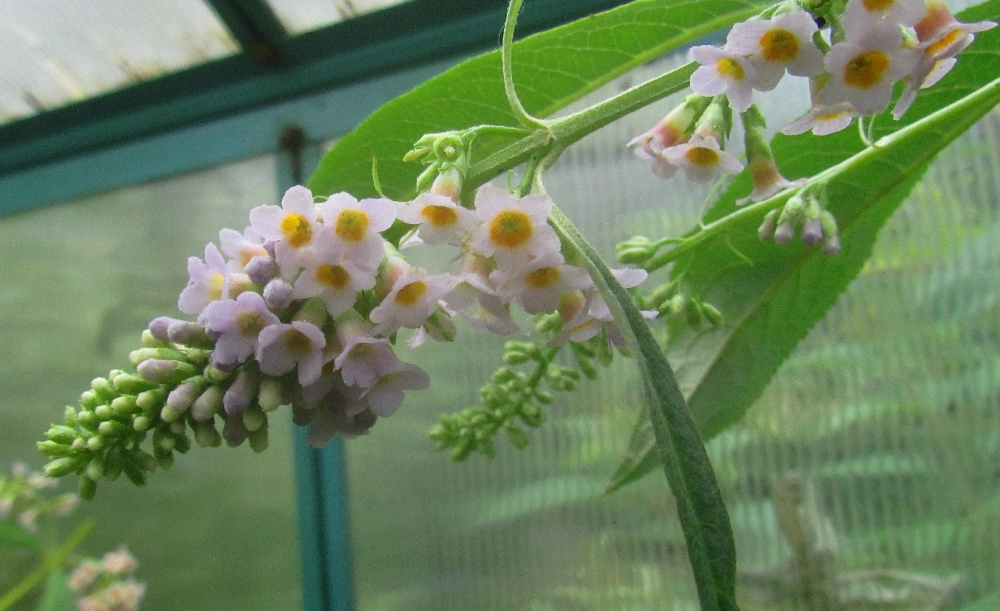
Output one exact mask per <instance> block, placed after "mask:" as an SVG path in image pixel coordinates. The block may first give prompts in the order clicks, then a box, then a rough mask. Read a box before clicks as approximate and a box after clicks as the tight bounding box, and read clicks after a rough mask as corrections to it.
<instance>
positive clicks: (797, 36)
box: [725, 11, 823, 91]
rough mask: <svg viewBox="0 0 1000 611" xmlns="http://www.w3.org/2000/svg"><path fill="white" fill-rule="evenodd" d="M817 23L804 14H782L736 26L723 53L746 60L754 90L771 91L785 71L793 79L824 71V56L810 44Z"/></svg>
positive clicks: (798, 12)
mask: <svg viewBox="0 0 1000 611" xmlns="http://www.w3.org/2000/svg"><path fill="white" fill-rule="evenodd" d="M816 31H817V27H816V22H815V21H813V18H812V16H811V15H810V14H809V13H807V12H806V11H792V12H788V13H781V14H779V15H776V16H774V17H772V18H771V19H757V20H751V21H744V22H742V23H737V24H736V25H734V26H733V29H732V30H730V31H729V36H728V38H727V39H726V47H725V48H726V49H727V50H729V51H731V52H733V53H736V54H738V55H744V56H748V59H749V60H750V64H751V65H752V66H753V67H754V70H755V71H756V73H757V82H756V83H755V85H754V88H755V89H757V90H759V91H770V90H772V89H774V88H775V87H776V86H777V85H778V82H779V81H780V80H781V77H782V76H784V74H785V71H786V70H787V71H788V73H789V74H791V75H793V76H813V75H815V74H819V73H820V72H822V71H823V53H822V52H821V51H820V50H819V48H817V47H816V44H815V43H813V41H812V37H813V34H815V33H816Z"/></svg>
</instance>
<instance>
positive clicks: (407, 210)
mask: <svg viewBox="0 0 1000 611" xmlns="http://www.w3.org/2000/svg"><path fill="white" fill-rule="evenodd" d="M396 215H397V216H398V217H399V220H401V221H403V222H404V223H409V224H411V225H418V226H419V228H418V229H417V233H416V236H417V237H418V238H420V240H421V241H422V242H423V243H424V244H430V245H432V246H434V245H437V244H451V245H453V246H459V245H460V243H461V239H462V236H463V235H464V234H465V232H466V231H468V230H469V229H470V228H471V227H472V226H473V225H475V224H476V221H477V220H478V219H477V218H476V213H475V212H473V211H472V210H468V209H466V208H463V207H462V206H459V205H458V204H456V203H455V202H454V201H452V200H451V198H449V197H446V196H444V195H433V194H431V193H421V194H420V195H419V196H418V197H417V199H415V200H413V201H412V202H409V203H407V204H403V205H402V206H401V207H400V208H399V210H398V211H397V212H396Z"/></svg>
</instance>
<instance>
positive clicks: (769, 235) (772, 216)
mask: <svg viewBox="0 0 1000 611" xmlns="http://www.w3.org/2000/svg"><path fill="white" fill-rule="evenodd" d="M779 212H780V210H777V209H775V210H771V211H770V212H768V213H767V215H765V216H764V222H762V223H761V224H760V227H758V228H757V236H758V237H759V238H760V241H761V242H767V241H768V240H770V239H773V238H774V229H775V227H777V226H778V214H779Z"/></svg>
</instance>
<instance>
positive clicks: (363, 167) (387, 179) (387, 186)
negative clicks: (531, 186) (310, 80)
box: [309, 0, 768, 200]
mask: <svg viewBox="0 0 1000 611" xmlns="http://www.w3.org/2000/svg"><path fill="white" fill-rule="evenodd" d="M767 4H768V3H761V2H757V1H753V0H695V1H691V2H677V0H639V1H637V2H633V3H630V4H627V5H625V6H621V7H618V8H615V9H612V10H610V11H606V12H603V13H598V14H595V15H590V16H588V17H585V18H583V19H580V20H578V21H575V22H573V23H570V24H567V25H565V26H562V27H559V28H555V29H553V30H549V31H547V32H543V33H540V34H536V35H534V36H530V37H528V38H525V39H524V40H521V41H518V42H517V43H515V44H514V50H513V51H514V61H513V73H514V81H515V84H516V86H517V91H518V96H519V97H520V99H521V102H522V103H523V104H524V106H525V108H526V109H527V110H528V112H530V113H531V114H533V115H534V116H536V117H548V116H551V115H552V114H553V113H555V112H557V111H559V110H560V109H562V108H565V107H566V106H567V105H568V104H570V103H572V102H574V101H576V100H578V99H580V98H581V97H582V96H584V95H586V94H587V93H589V92H591V91H593V90H594V89H596V88H597V87H600V86H601V85H603V84H605V83H607V82H608V81H610V80H611V79H613V78H615V77H617V76H620V75H622V74H624V73H625V72H627V71H629V70H631V69H632V68H635V67H637V66H640V65H642V64H643V63H645V62H648V61H650V60H652V59H655V58H656V57H659V56H660V55H663V54H664V53H667V52H669V51H671V50H673V49H676V48H678V47H680V46H682V45H685V44H687V43H690V42H691V41H693V40H695V39H696V38H698V37H700V36H703V35H705V34H709V33H711V32H714V31H715V30H718V29H721V28H724V27H728V26H730V25H732V24H733V23H736V22H737V21H740V20H742V19H745V18H747V17H750V16H751V15H753V14H755V13H757V12H758V11H760V10H761V9H762V8H764V7H765V6H767ZM481 124H492V125H507V126H516V125H517V122H516V121H515V119H514V115H513V113H512V112H511V110H510V108H509V106H508V105H507V98H506V95H505V94H504V88H503V79H502V74H501V67H500V53H499V51H494V52H491V53H486V54H485V55H481V56H478V57H475V58H473V59H470V60H467V61H465V62H462V63H460V64H458V65H457V66H455V67H454V68H452V69H450V70H448V71H447V72H445V73H443V74H441V75H440V76H437V77H435V78H433V79H430V80H429V81H427V82H426V83H424V84H423V85H421V86H419V87H417V88H416V89H414V90H413V91H411V92H409V93H407V94H404V95H403V96H400V97H399V98H397V99H395V100H393V101H392V102H389V103H388V104H386V105H385V106H383V107H382V108H380V109H379V110H377V111H376V112H375V113H374V114H372V115H371V116H370V117H369V118H368V119H366V120H365V121H364V122H362V123H361V125H359V126H358V127H357V128H356V129H355V130H354V131H352V132H351V133H350V134H348V135H346V136H344V138H342V139H341V140H340V141H339V142H337V144H336V146H334V147H333V148H332V149H330V151H329V152H327V153H326V155H324V157H323V159H322V160H321V161H320V164H319V167H318V168H317V169H316V171H315V173H314V174H313V175H312V178H310V180H309V188H310V189H312V191H313V192H314V193H317V194H321V195H328V194H331V193H334V192H338V191H348V192H350V193H351V194H353V195H354V196H355V197H374V196H375V195H376V194H375V189H374V186H373V184H372V179H371V155H372V154H374V155H375V156H376V157H377V158H378V167H379V180H380V182H381V186H382V189H383V191H384V192H385V195H386V196H387V197H392V198H395V199H400V200H405V199H409V198H410V197H412V196H413V194H414V185H415V181H416V178H417V175H418V174H419V173H420V172H421V171H422V170H423V166H422V165H421V164H419V163H414V162H411V163H404V162H403V161H402V157H403V155H404V154H406V152H407V151H409V150H410V148H411V147H412V145H413V143H414V142H416V141H417V139H419V138H420V137H421V136H423V135H424V134H428V133H433V132H440V131H446V130H454V129H464V128H467V127H471V126H474V125H481ZM509 142H510V140H509V139H499V138H484V139H483V140H482V141H476V142H475V143H474V144H473V152H474V155H475V158H476V159H477V160H479V159H484V158H485V157H486V156H487V155H489V153H491V152H494V151H496V150H497V149H498V148H500V146H501V145H502V144H506V143H509ZM369 151H370V152H369ZM502 170H503V169H502V168H501V169H500V170H498V171H502Z"/></svg>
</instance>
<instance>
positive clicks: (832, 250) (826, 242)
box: [820, 234, 840, 257]
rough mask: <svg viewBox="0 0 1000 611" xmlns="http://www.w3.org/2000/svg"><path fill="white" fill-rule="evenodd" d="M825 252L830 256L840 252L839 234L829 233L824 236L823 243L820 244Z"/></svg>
mask: <svg viewBox="0 0 1000 611" xmlns="http://www.w3.org/2000/svg"><path fill="white" fill-rule="evenodd" d="M820 250H822V252H823V254H824V255H826V256H828V257H835V256H837V254H838V253H840V237H839V236H838V235H837V234H833V235H828V236H826V237H825V238H823V244H822V245H821V246H820Z"/></svg>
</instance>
